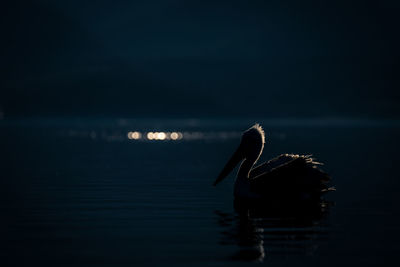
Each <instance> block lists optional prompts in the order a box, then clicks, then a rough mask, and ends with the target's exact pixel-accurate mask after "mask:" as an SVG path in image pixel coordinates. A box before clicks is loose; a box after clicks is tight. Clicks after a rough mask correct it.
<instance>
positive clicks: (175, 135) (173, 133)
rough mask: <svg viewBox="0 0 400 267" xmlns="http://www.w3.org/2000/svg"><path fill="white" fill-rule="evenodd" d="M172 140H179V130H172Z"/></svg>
mask: <svg viewBox="0 0 400 267" xmlns="http://www.w3.org/2000/svg"><path fill="white" fill-rule="evenodd" d="M170 137H171V139H172V140H177V139H178V133H177V132H172V133H171V135H170Z"/></svg>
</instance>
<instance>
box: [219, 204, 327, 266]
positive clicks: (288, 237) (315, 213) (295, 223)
mask: <svg viewBox="0 0 400 267" xmlns="http://www.w3.org/2000/svg"><path fill="white" fill-rule="evenodd" d="M330 206H332V203H329V202H325V201H318V202H312V203H302V204H284V205H279V206H276V205H274V206H266V205H259V206H250V205H248V203H244V202H240V201H238V200H235V202H234V207H235V213H233V214H232V213H226V212H223V211H220V210H217V211H215V214H216V215H217V221H218V224H219V225H220V227H221V228H222V230H221V241H220V243H221V244H222V245H235V246H237V250H236V251H235V252H234V253H233V254H232V256H231V259H232V260H239V261H264V260H265V259H266V258H268V257H275V256H279V257H286V256H290V255H313V254H314V252H315V251H316V250H317V248H318V246H319V244H320V243H321V242H323V241H326V240H327V236H328V231H329V227H328V225H327V220H326V219H327V216H328V213H329V208H330Z"/></svg>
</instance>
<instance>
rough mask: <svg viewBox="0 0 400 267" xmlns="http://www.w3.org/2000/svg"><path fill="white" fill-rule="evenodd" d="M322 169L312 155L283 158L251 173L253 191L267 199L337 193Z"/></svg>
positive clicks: (284, 155) (310, 196)
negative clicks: (329, 192) (333, 191)
mask: <svg viewBox="0 0 400 267" xmlns="http://www.w3.org/2000/svg"><path fill="white" fill-rule="evenodd" d="M319 165H321V163H319V162H316V161H314V159H313V158H311V156H310V155H295V154H283V155H280V156H278V157H276V158H274V159H272V160H270V161H268V162H267V163H264V164H262V165H260V166H258V167H256V168H255V169H254V170H252V171H251V173H250V185H251V190H252V191H253V192H255V193H257V194H259V195H261V196H262V197H266V198H286V199H309V198H319V197H320V196H321V194H323V193H325V192H328V191H332V190H334V188H333V187H329V186H328V183H329V181H330V177H329V175H328V174H326V173H325V172H324V171H322V170H321V169H320V168H319Z"/></svg>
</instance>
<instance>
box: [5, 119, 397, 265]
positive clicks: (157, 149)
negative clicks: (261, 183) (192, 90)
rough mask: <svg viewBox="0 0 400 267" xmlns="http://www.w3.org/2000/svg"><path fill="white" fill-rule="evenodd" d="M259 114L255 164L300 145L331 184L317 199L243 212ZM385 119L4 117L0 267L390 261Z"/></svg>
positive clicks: (393, 163)
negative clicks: (237, 190) (245, 166)
mask: <svg viewBox="0 0 400 267" xmlns="http://www.w3.org/2000/svg"><path fill="white" fill-rule="evenodd" d="M254 122H259V123H260V124H261V125H262V126H263V128H264V130H265V132H266V136H267V140H266V146H265V149H264V153H263V155H262V157H261V159H260V161H259V162H263V161H265V160H268V159H269V158H272V157H274V156H276V155H278V154H280V153H300V154H313V156H314V157H316V158H317V159H318V160H319V161H321V162H323V163H325V165H324V166H322V168H323V169H324V170H325V171H326V172H328V173H329V174H330V175H331V177H332V185H334V186H335V187H336V189H337V191H336V192H330V193H329V194H327V195H326V196H325V197H324V199H325V201H324V203H321V206H320V207H319V208H318V209H316V210H309V211H304V212H303V211H302V212H300V215H299V212H297V215H296V216H294V215H293V214H292V213H289V212H288V213H286V211H279V212H276V211H271V212H269V211H268V210H267V211H265V212H264V213H263V214H262V215H260V214H256V213H251V212H249V213H247V214H245V215H243V214H242V213H240V212H238V211H237V210H235V208H234V203H233V195H232V190H233V182H234V176H235V175H236V171H235V172H234V173H232V174H231V175H230V176H229V178H227V179H225V180H224V181H223V182H221V183H220V184H219V185H218V186H217V187H213V186H212V183H213V182H214V180H215V178H216V176H217V175H218V173H219V171H220V170H221V168H222V167H223V166H224V164H225V163H226V161H227V160H228V158H229V157H230V155H231V153H232V152H233V151H234V150H235V149H236V146H237V145H238V144H239V142H240V136H241V132H242V131H243V130H246V129H247V128H249V127H250V126H251V125H252V124H253V123H254ZM399 134H400V123H399V122H398V121H388V120H386V121H374V120H351V119H303V120H291V119H284V120H278V119H275V120H271V119H257V120H251V119H237V120H235V119H224V120H223V119H203V120H200V119H196V120H195V119H181V120H178V119H177V120H173V119H69V118H62V119H3V120H1V121H0V138H1V139H0V144H1V169H0V171H1V172H0V174H1V175H0V176H1V184H0V186H1V189H0V190H1V204H0V208H1V213H2V220H1V224H0V226H1V232H2V238H1V243H0V245H1V252H0V253H1V254H0V255H1V258H2V262H3V263H4V264H2V265H3V266H148V265H158V266H159V265H173V266H205V265H206V266H242V265H244V266H252V265H255V264H262V265H264V264H265V265H269V266H271V265H272V266H281V265H288V266H310V265H311V266H321V265H328V266H337V265H341V264H349V265H361V264H363V265H385V264H386V265H389V264H390V265H397V264H399V262H400V261H399V259H398V254H399V253H400V208H399V200H398V198H399V192H400V179H399V178H400V177H399V171H398V168H399V167H398V166H399V164H400V162H399V156H398V155H399V152H398V148H399V147H400V146H399V144H400V141H399V137H400V135H399Z"/></svg>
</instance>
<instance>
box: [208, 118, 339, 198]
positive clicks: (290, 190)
mask: <svg viewBox="0 0 400 267" xmlns="http://www.w3.org/2000/svg"><path fill="white" fill-rule="evenodd" d="M264 143H265V135H264V131H263V130H262V128H261V127H260V126H259V125H258V124H256V125H254V126H253V127H251V128H250V129H248V130H247V131H245V132H244V133H243V136H242V141H241V144H240V146H239V148H238V149H237V151H236V152H235V153H234V155H233V156H232V158H231V159H230V160H229V162H228V163H227V164H226V166H225V167H224V169H223V170H222V172H221V174H220V175H219V177H218V178H217V180H216V181H215V183H214V185H216V184H217V183H218V182H220V181H221V180H222V179H223V178H224V177H226V176H227V175H228V173H229V172H230V171H231V170H232V169H233V168H234V167H235V166H236V165H237V164H238V163H239V162H242V164H241V165H240V168H239V172H238V175H237V177H236V181H235V186H234V196H235V197H236V198H240V199H248V200H260V199H273V200H278V201H279V200H285V201H286V200H309V199H319V198H320V196H321V195H322V194H323V193H326V192H329V191H333V190H335V189H334V188H333V187H329V186H328V183H329V181H330V177H329V175H328V174H326V173H325V172H323V171H322V170H321V169H320V168H319V165H321V163H319V162H316V161H315V160H314V159H313V158H312V157H311V156H310V155H294V154H282V155H280V156H278V157H276V158H274V159H271V160H269V161H268V162H265V163H263V164H260V165H258V166H257V167H253V166H254V165H255V163H256V162H257V160H258V159H259V157H260V155H261V153H262V151H263V148H264Z"/></svg>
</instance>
